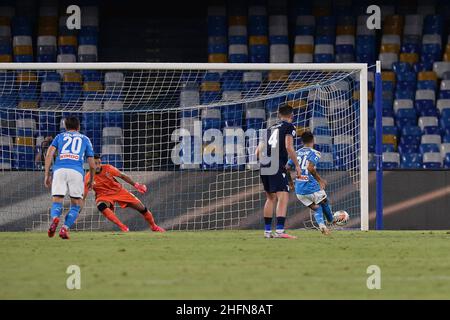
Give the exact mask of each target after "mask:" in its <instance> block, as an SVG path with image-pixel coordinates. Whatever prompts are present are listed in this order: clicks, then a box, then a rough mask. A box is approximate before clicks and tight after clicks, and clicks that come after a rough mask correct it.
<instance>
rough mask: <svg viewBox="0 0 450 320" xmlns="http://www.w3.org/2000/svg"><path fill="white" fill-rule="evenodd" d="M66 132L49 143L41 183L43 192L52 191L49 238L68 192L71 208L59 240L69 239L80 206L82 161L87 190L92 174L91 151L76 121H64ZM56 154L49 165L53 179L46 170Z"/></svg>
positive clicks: (82, 179)
mask: <svg viewBox="0 0 450 320" xmlns="http://www.w3.org/2000/svg"><path fill="white" fill-rule="evenodd" d="M64 124H65V127H66V132H63V133H60V134H58V135H57V136H56V137H55V139H53V142H52V144H51V145H50V147H49V148H48V151H47V155H46V156H45V180H44V184H45V186H46V187H47V188H50V186H51V188H52V197H53V203H52V208H51V212H50V216H51V218H52V223H51V225H50V228H49V229H48V236H49V237H53V236H54V235H55V232H56V228H57V227H58V223H59V218H60V216H61V214H62V210H63V200H64V197H65V195H66V194H67V192H69V196H70V200H71V204H70V209H69V212H68V213H67V215H66V219H65V221H64V225H63V226H62V227H61V230H60V232H59V236H60V237H61V238H62V239H69V231H68V230H69V228H70V227H72V225H73V224H74V223H75V220H76V219H77V217H78V213H79V212H80V209H81V205H82V202H83V192H84V169H83V163H84V161H85V160H87V161H88V163H89V171H90V172H91V174H90V177H91V178H90V181H89V182H88V186H89V189H92V184H93V182H92V181H93V177H94V173H95V162H94V151H93V150H92V144H91V141H90V140H89V138H88V137H86V136H85V135H83V134H81V133H80V132H79V131H80V121H79V120H78V118H76V117H68V118H66V119H65V120H64ZM55 153H56V158H55V163H54V164H53V178H52V177H51V176H50V166H51V164H52V160H53V157H54V155H55Z"/></svg>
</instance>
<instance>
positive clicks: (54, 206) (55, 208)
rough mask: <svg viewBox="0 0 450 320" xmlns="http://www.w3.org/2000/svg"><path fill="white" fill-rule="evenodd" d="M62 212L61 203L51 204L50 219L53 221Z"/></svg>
mask: <svg viewBox="0 0 450 320" xmlns="http://www.w3.org/2000/svg"><path fill="white" fill-rule="evenodd" d="M62 211H63V204H62V203H61V202H53V203H52V208H51V210H50V217H51V218H52V220H53V219H55V218H59V217H60V216H61V214H62Z"/></svg>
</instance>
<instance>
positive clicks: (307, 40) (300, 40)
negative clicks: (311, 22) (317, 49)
mask: <svg viewBox="0 0 450 320" xmlns="http://www.w3.org/2000/svg"><path fill="white" fill-rule="evenodd" d="M295 44H303V45H314V37H313V36H296V37H295Z"/></svg>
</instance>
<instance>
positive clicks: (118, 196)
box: [83, 155, 166, 232]
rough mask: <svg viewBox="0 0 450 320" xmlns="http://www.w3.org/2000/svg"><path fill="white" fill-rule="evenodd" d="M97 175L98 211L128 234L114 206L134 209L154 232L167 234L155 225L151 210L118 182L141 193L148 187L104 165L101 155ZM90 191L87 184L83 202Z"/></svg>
mask: <svg viewBox="0 0 450 320" xmlns="http://www.w3.org/2000/svg"><path fill="white" fill-rule="evenodd" d="M94 162H95V175H94V185H93V189H94V192H95V203H96V205H97V208H98V210H99V211H100V212H101V213H102V214H103V215H104V216H105V217H106V218H107V219H108V220H110V221H111V222H113V223H115V224H116V225H117V226H118V227H119V228H120V230H122V231H124V232H128V231H129V229H128V227H127V226H126V225H125V224H123V223H122V222H121V221H120V220H119V218H118V217H117V216H116V215H115V214H114V204H115V203H118V204H119V205H120V207H121V208H126V207H129V208H132V209H135V210H137V211H139V212H140V213H141V214H142V216H143V217H144V219H145V220H146V221H147V222H148V224H149V225H150V228H151V229H152V231H156V232H165V231H166V230H164V229H163V228H161V227H160V226H158V225H157V224H156V223H155V219H154V218H153V215H152V213H151V212H150V210H148V209H147V207H146V206H144V205H143V204H142V202H141V201H140V200H139V199H138V198H137V197H136V196H135V195H133V194H132V193H130V192H129V191H127V190H126V189H125V188H124V187H123V186H122V185H121V184H120V182H118V181H117V180H116V178H120V179H122V180H123V181H125V182H127V183H129V184H130V185H132V186H133V187H134V188H135V189H136V190H137V191H139V193H145V192H147V187H146V186H145V185H143V184H139V183H137V182H134V181H133V180H132V179H131V178H130V177H129V176H127V175H126V174H124V173H122V172H120V171H119V170H118V169H117V168H116V167H114V166H112V165H109V164H102V161H101V158H100V156H99V155H95V156H94ZM89 178H90V173H88V174H87V175H86V178H85V181H89ZM88 192H89V189H88V185H87V183H86V184H85V189H84V196H83V200H86V197H87V195H88Z"/></svg>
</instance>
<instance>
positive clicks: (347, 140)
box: [334, 134, 353, 145]
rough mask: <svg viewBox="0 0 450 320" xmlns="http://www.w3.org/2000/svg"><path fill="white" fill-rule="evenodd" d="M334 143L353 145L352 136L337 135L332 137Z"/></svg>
mask: <svg viewBox="0 0 450 320" xmlns="http://www.w3.org/2000/svg"><path fill="white" fill-rule="evenodd" d="M334 144H335V145H336V144H350V145H353V136H350V135H344V134H343V135H338V136H335V137H334Z"/></svg>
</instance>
